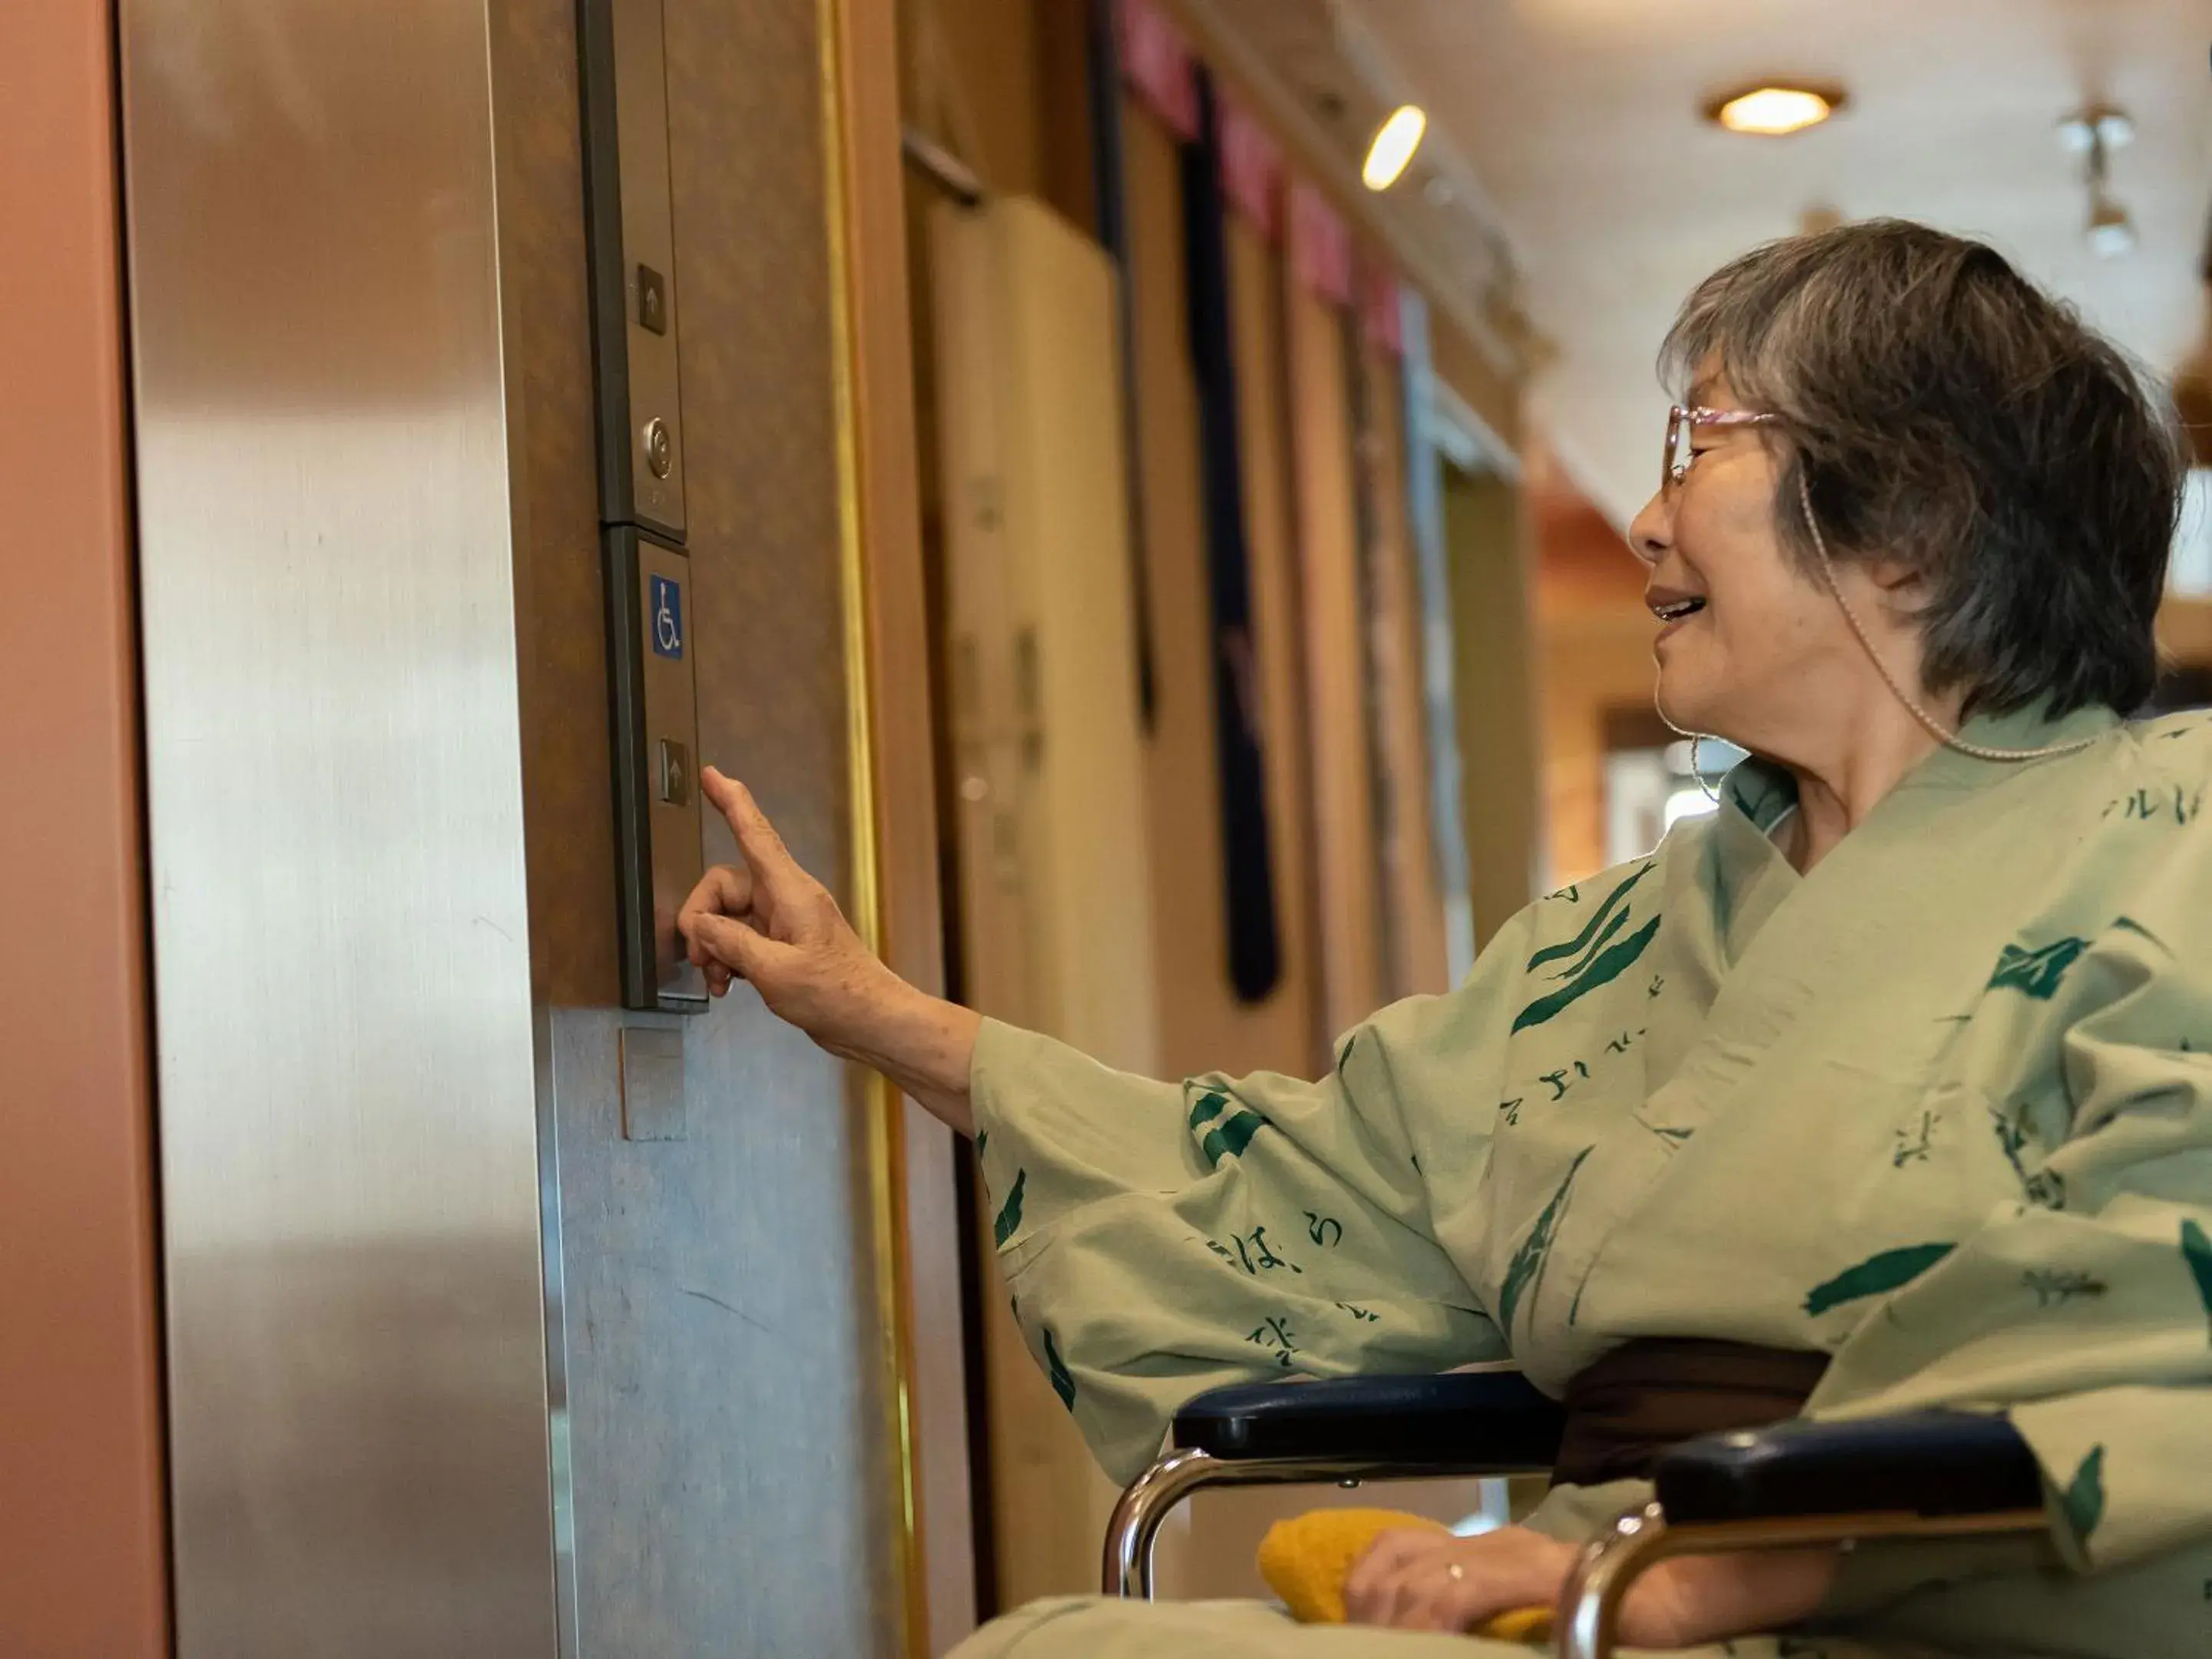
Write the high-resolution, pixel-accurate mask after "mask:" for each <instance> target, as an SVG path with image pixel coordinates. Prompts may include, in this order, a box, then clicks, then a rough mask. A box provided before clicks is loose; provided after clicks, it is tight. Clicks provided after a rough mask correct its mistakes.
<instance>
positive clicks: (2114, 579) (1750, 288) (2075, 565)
mask: <svg viewBox="0 0 2212 1659" xmlns="http://www.w3.org/2000/svg"><path fill="white" fill-rule="evenodd" d="M1660 372H1661V375H1662V379H1664V380H1666V381H1667V382H1668V385H1669V386H1672V387H1673V388H1674V389H1675V391H1676V393H1677V395H1678V396H1679V397H1681V398H1683V400H1684V401H1688V400H1689V397H1688V386H1689V382H1691V381H1692V380H1693V379H1702V378H1705V377H1706V376H1707V375H1709V374H1715V373H1717V374H1719V375H1721V376H1723V377H1724V378H1725V379H1726V380H1727V381H1728V384H1729V391H1730V392H1731V394H1732V395H1733V397H1734V398H1735V402H1736V403H1737V404H1740V405H1741V407H1744V408H1747V409H1756V410H1770V411H1771V412H1772V413H1774V414H1777V415H1779V416H1783V419H1784V425H1783V428H1782V430H1783V431H1784V434H1785V435H1786V436H1785V437H1784V439H1783V443H1784V448H1785V449H1786V451H1787V458H1786V460H1785V463H1784V467H1783V471H1782V474H1781V477H1780V485H1779V489H1778V491H1777V494H1776V499H1775V508H1776V521H1777V525H1778V529H1779V531H1780V533H1781V535H1782V538H1783V540H1784V545H1785V546H1787V547H1789V548H1790V550H1791V551H1792V552H1793V553H1794V554H1795V555H1796V556H1798V557H1799V558H1801V559H1802V560H1803V561H1805V562H1806V564H1807V566H1808V568H1810V567H1811V564H1812V562H1813V561H1814V560H1815V559H1816V558H1817V557H1818V554H1817V552H1816V551H1815V550H1814V546H1813V542H1812V538H1811V537H1810V536H1809V535H1808V532H1807V531H1806V528H1805V526H1804V523H1803V521H1802V517H1801V514H1800V512H1799V507H1798V480H1799V477H1800V475H1801V472H1802V476H1803V478H1804V482H1805V484H1806V486H1807V488H1808V489H1809V491H1810V494H1811V500H1812V505H1813V511H1814V513H1816V514H1817V515H1818V516H1819V519H1820V527H1821V531H1822V533H1823V535H1824V536H1825V537H1826V540H1827V543H1828V546H1829V548H1830V550H1832V553H1833V554H1834V556H1836V557H1837V558H1838V559H1849V558H1851V557H1854V556H1857V557H1869V556H1882V557H1886V558H1899V559H1903V560H1905V561H1907V562H1910V563H1911V564H1912V565H1914V566H1915V567H1916V568H1917V569H1918V570H1919V572H1920V573H1921V575H1922V577H1923V581H1924V583H1925V592H1926V599H1925V601H1924V603H1923V607H1922V611H1921V626H1922V630H1923V678H1924V679H1925V680H1926V682H1927V684H1928V686H1929V690H1934V691H1939V692H1942V691H1949V690H1963V691H1964V692H1965V694H1966V708H1967V710H1968V712H1970V713H1971V712H1976V711H1982V710H1986V711H1988V712H1991V713H1997V714H2002V713H2007V712H2009V711H2010V710H2013V709H2015V708H2022V707H2025V706H2027V705H2028V704H2031V703H2035V702H2045V703H2048V704H2049V706H2050V708H2051V712H2052V713H2053V714H2064V713H2068V712H2070V711H2071V710H2073V709H2075V708H2082V707H2085V706H2087V705H2090V704H2098V703H2101V704H2104V705H2106V706H2108V707H2111V708H2117V709H2119V710H2121V711H2122V712H2126V711H2128V710H2130V709H2132V708H2135V707H2136V706H2137V705H2138V704H2140V703H2141V702H2142V700H2143V699H2144V698H2145V697H2147V696H2148V695H2149V693H2150V690H2151V684H2152V682H2153V680H2154V678H2156V675H2157V650H2156V647H2155V646H2154V643H2153V641H2152V635H2151V625H2152V619H2153V617H2154V614H2155V613H2156V611H2157V609H2158V605H2159V600H2160V596H2161V595H2162V593H2163V592H2164V590H2165V586H2166V558H2167V555H2168V552H2169V550H2170V549H2171V547H2172V540H2173V528H2174V519H2175V514H2176V513H2177V512H2178V510H2179V499H2180V486H2181V478H2182V467H2183V460H2182V449H2181V446H2180V443H2179V432H2178V428H2176V425H2175V423H2174V420H2173V416H2172V412H2171V408H2170V405H2169V404H2167V402H2166V400H2165V399H2164V398H2162V397H2154V396H2153V394H2152V393H2151V392H2149V391H2148V388H2147V387H2146V386H2145V384H2144V381H2143V380H2142V376H2141V375H2139V374H2138V373H2137V372H2136V369H2135V368H2134V367H2133V366H2132V365H2131V364H2130V361H2129V360H2128V359H2127V358H2126V357H2125V356H2123V355H2122V354H2121V353H2120V351H2119V350H2118V349H2117V348H2115V347H2114V346H2113V345H2112V343H2110V342H2108V341H2106V340H2105V339H2104V338H2103V337H2100V335H2098V334H2097V333H2095V332H2094V331H2092V330H2091V329H2090V328H2088V327H2087V325H2085V324H2083V323H2082V321H2081V319H2080V318H2079V317H2078V316H2077V315H2075V313H2074V311H2073V309H2072V308H2071V307H2069V306H2066V305H2063V304H2061V303H2060V302H2058V301H2055V300H2053V299H2051V297H2050V296H2049V295H2045V293H2043V292H2042V291H2041V290H2040V289H2038V288H2036V287H2035V285H2034V284H2033V283H2030V282H2029V281H2027V278H2025V277H2023V276H2021V275H2020V273H2019V272H2018V271H2016V270H2014V269H2013V268H2012V266H2011V265H2010V264H2008V262H2007V261H2006V260H2005V258H2004V257H2003V256H2002V254H2000V253H1998V252H1996V250H1995V249H1994V248H1991V247H1990V246H1987V245H1985V244H1984V243H1981V242H1977V241H1971V240H1966V238H1963V237H1958V236H1949V235H1946V234H1943V233H1942V232H1941V231H1936V230H1930V229H1929V228H1927V227H1926V226H1924V225H1917V224H1911V223H1908V222H1905V221H1903V220H1897V219H1877V220H1870V221H1868V222H1863V223H1859V224H1852V225H1845V226H1843V227H1841V228H1838V229H1834V230H1828V231H1823V232H1821V233H1820V234H1816V235H1810V236H1795V237H1791V238H1789V239H1788V240H1784V241H1778V242H1771V243H1769V244H1767V245H1766V246H1764V247H1760V248H1757V249H1754V250H1753V252H1749V253H1747V254H1745V255H1744V256H1743V257H1742V258H1739V259H1736V260H1735V261H1733V262H1732V263H1730V264H1727V265H1724V266H1723V267H1722V268H1721V269H1720V270H1717V271H1716V272H1714V273H1713V274H1712V275H1711V276H1708V277H1707V278H1706V279H1705V281H1704V282H1703V283H1699V285H1698V288H1697V290H1696V291H1695V292H1694V293H1692V295H1690V297H1689V299H1688V300H1687V301H1685V302H1684V303H1683V306H1682V309H1681V313H1680V315H1679V316H1677V317H1676V318H1675V319H1674V327H1673V328H1672V329H1671V330H1669V331H1668V336H1667V342H1666V344H1665V345H1664V347H1662V349H1661V353H1660Z"/></svg>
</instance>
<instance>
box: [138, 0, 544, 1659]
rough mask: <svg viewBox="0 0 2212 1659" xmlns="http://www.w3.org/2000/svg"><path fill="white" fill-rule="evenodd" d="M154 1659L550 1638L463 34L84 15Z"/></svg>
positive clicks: (509, 618) (353, 3)
mask: <svg viewBox="0 0 2212 1659" xmlns="http://www.w3.org/2000/svg"><path fill="white" fill-rule="evenodd" d="M122 24H123V33H124V46H125V76H124V98H125V118H126V157H127V167H126V176H127V185H128V197H129V206H130V243H131V278H132V281H131V300H132V311H133V318H134V325H135V342H134V349H135V362H134V374H135V378H136V383H137V487H138V520H139V535H140V580H141V587H142V601H143V619H144V621H143V626H144V652H145V684H146V698H147V735H146V742H147V765H148V773H149V803H150V818H151V824H152V829H151V843H152V844H151V854H152V883H153V890H154V901H155V902H154V911H155V918H154V924H155V1001H156V1012H157V1023H158V1078H159V1087H160V1098H161V1151H162V1164H163V1175H164V1209H165V1215H164V1224H165V1233H166V1243H167V1277H168V1305H167V1313H168V1321H169V1347H168V1360H169V1382H170V1416H171V1435H172V1438H171V1449H172V1455H173V1466H172V1480H173V1520H174V1529H175V1538H174V1547H175V1557H176V1601H177V1634H178V1647H179V1652H180V1653H181V1654H183V1655H185V1656H186V1659H196V1656H202V1655H205V1656H221V1659H251V1656H258V1655H264V1654H266V1655H270V1656H278V1655H282V1656H285V1659H295V1656H302V1655H313V1656H353V1655H360V1656H363V1659H368V1656H376V1659H389V1656H394V1655H418V1654H419V1655H423V1656H441V1659H443V1656H450V1655H453V1654H458V1653H467V1654H471V1655H507V1654H513V1655H517V1656H524V1655H528V1656H543V1655H547V1654H550V1652H552V1651H553V1650H554V1646H555V1641H556V1613H555V1593H554V1573H553V1560H554V1540H553V1535H552V1534H553V1528H552V1520H551V1514H550V1498H549V1493H550V1484H551V1479H552V1474H551V1468H550V1454H549V1441H548V1425H547V1414H546V1413H547V1388H548V1383H547V1372H546V1360H547V1356H546V1346H545V1333H544V1308H543V1298H544V1284H543V1281H542V1279H541V1270H540V1259H539V1223H540V1215H539V1205H538V1174H539V1171H538V1137H537V1133H536V1100H535V1095H534V1089H533V1080H534V1067H535V1058H534V1054H533V1040H532V1010H531V998H530V957H529V945H528V931H527V921H526V902H525V891H526V890H525V880H524V864H523V821H522V799H521V783H520V738H521V732H520V716H519V710H518V702H517V690H516V672H517V669H516V641H515V635H514V624H513V615H514V595H513V590H512V576H513V573H512V546H511V542H512V533H511V525H510V521H509V513H508V497H507V430H506V422H505V416H504V410H503V392H502V384H501V337H500V313H499V291H498V270H497V260H496V256H495V234H494V233H495V225H494V208H493V204H494V190H493V155H492V145H491V126H490V98H489V73H488V62H487V49H486V31H487V17H486V14H485V5H484V0H414V3H410V4H409V5H408V6H406V7H405V8H404V15H402V14H398V13H395V11H394V10H393V9H392V7H391V6H390V5H388V4H386V3H382V0H255V3H245V0H125V3H124V5H123V8H122Z"/></svg>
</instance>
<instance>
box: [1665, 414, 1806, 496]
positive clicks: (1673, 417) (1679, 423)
mask: <svg viewBox="0 0 2212 1659" xmlns="http://www.w3.org/2000/svg"><path fill="white" fill-rule="evenodd" d="M1781 419H1782V416H1779V415H1776V414H1772V413H1770V412H1769V411H1767V410H1757V409H1706V408H1705V407H1703V406H1702V405H1692V406H1689V407H1685V406H1684V405H1683V404H1674V407H1672V408H1671V409H1669V410H1668V411H1667V444H1666V447H1665V448H1664V449H1662V451H1661V452H1660V454H1659V488H1660V489H1661V490H1662V491H1665V490H1668V489H1674V488H1675V487H1676V486H1678V485H1680V483H1681V482H1682V480H1683V479H1685V478H1686V477H1689V476H1690V459H1691V458H1692V456H1693V455H1694V453H1695V452H1693V451H1685V452H1684V459H1682V461H1681V462H1680V464H1679V465H1678V464H1677V463H1676V461H1675V459H1674V444H1675V441H1676V440H1677V439H1678V438H1679V437H1680V435H1681V432H1682V428H1684V427H1689V428H1692V429H1694V428H1698V427H1701V426H1771V425H1773V424H1775V423H1776V422H1778V421H1780V420H1781Z"/></svg>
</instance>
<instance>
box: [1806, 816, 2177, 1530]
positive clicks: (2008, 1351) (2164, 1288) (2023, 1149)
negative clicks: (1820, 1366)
mask: <svg viewBox="0 0 2212 1659" xmlns="http://www.w3.org/2000/svg"><path fill="white" fill-rule="evenodd" d="M2190 841H2191V842H2193V843H2194V845H2193V846H2189V847H2186V848H2183V849H2182V850H2181V851H2180V852H2179V854H2177V856H2176V857H2174V858H2173V859H2172V860H2170V861H2169V862H2168V864H2167V865H2166V867H2165V868H2163V869H2162V870H2160V872H2158V874H2157V877H2156V878H2155V879H2154V880H2153V881H2152V882H2150V883H2148V884H2147V886H2146V888H2145V889H2144V890H2142V891H2141V892H2139V893H2138V894H2137V895H2136V896H2133V897H2131V899H2130V905H2129V908H2130V914H2129V915H2120V916H2118V917H2117V918H2115V919H2114V920H2113V921H2112V922H2111V923H2110V925H2109V926H2107V927H2105V928H2104V929H2103V930H2102V931H2101V932H2100V933H2098V934H2097V936H2096V937H2094V938H2093V939H2072V940H2067V941H2062V942H2061V944H2060V945H2057V946H2056V947H2052V951H2046V952H2045V960H2044V967H2043V969H2042V971H2044V972H2045V975H2046V978H2045V981H2044V983H2045V985H2047V986H2049V987H2050V988H2049V989H2047V990H2045V992H2044V994H2046V995H2049V996H2050V997H2051V1001H2052V1004H2053V1015H2054V1018H2063V1019H2064V1020H2065V1021H2066V1025H2065V1031H2064V1036H2063V1038H2062V1040H2061V1042H2060V1045H2059V1052H2060V1055H2061V1060H2062V1066H2063V1084H2064V1096H2065V1100H2064V1106H2065V1109H2066V1119H2065V1121H2064V1122H2063V1127H2061V1128H2060V1129H2059V1130H2058V1131H2057V1133H2054V1134H2053V1136H2052V1137H2051V1144H2050V1145H2049V1146H2047V1147H2040V1146H2037V1145H2036V1144H2035V1142H2034V1139H2033V1138H2032V1137H2030V1136H2028V1135H2027V1134H2026V1133H2024V1132H2021V1133H2016V1135H2015V1143H2014V1151H2015V1161H2016V1163H2017V1164H2018V1166H2019V1168H2020V1170H2021V1176H2022V1178H2023V1185H2024V1188H2025V1190H2024V1193H2023V1196H2022V1197H2021V1200H2020V1201H2018V1202H2017V1203H2011V1204H2008V1205H2006V1206H2003V1207H2002V1208H2001V1209H2000V1210H1999V1211H1998V1212H1996V1214H1994V1215H1993V1216H1992V1217H1991V1218H1990V1219H1989V1220H1988V1222H1987V1223H1986V1224H1985V1225H1984V1226H1982V1227H1981V1228H1980V1229H1979V1230H1978V1231H1975V1232H1973V1233H1972V1234H1970V1235H1969V1236H1968V1237H1965V1238H1964V1239H1962V1240H1960V1241H1958V1242H1957V1243H1955V1244H1953V1245H1949V1246H1938V1245H1934V1244H1931V1245H1929V1246H1927V1247H1923V1248H1924V1250H1925V1252H1926V1253H1927V1254H1928V1255H1930V1256H1931V1257H1933V1258H1934V1260H1933V1265H1931V1266H1929V1267H1926V1268H1925V1270H1924V1271H1923V1272H1921V1273H1919V1274H1918V1276H1917V1277H1915V1278H1913V1279H1911V1282H1910V1283H1909V1284H1907V1285H1905V1287H1904V1288H1903V1289H1902V1290H1900V1291H1898V1292H1897V1293H1896V1294H1895V1295H1894V1296H1893V1297H1892V1299H1891V1300H1890V1302H1889V1304H1888V1305H1887V1307H1886V1308H1885V1309H1883V1310H1881V1312H1880V1313H1879V1314H1877V1315H1875V1316H1873V1317H1870V1318H1869V1319H1868V1320H1867V1321H1866V1322H1864V1323H1863V1325H1862V1326H1861V1327H1860V1328H1859V1330H1858V1331H1857V1333H1856V1334H1854V1335H1853V1336H1852V1337H1851V1338H1850V1340H1849V1341H1847V1342H1846V1343H1845V1344H1844V1347H1843V1348H1842V1349H1841V1350H1840V1351H1839V1352H1838V1355H1837V1357H1836V1360H1835V1363H1834V1364H1833V1366H1832V1369H1831V1374H1830V1376H1829V1377H1828V1379H1827V1380H1826V1382H1825V1383H1823V1386H1822V1388H1821V1389H1820V1393H1819V1394H1817V1395H1815V1396H1814V1401H1813V1406H1814V1412H1815V1414H1819V1415H1833V1416H1856V1415H1863V1414H1869V1413H1875V1412H1882V1411H1893V1410H1902V1409H1909V1408H1911V1407H1917V1406H1927V1405H1957V1406H1965V1407H1979V1408H1984V1409H1991V1410H2002V1411H2003V1412H2005V1413H2007V1414H2008V1415H2009V1417H2010V1418H2011V1419H2012V1421H2013V1422H2014V1424H2015V1425H2016V1426H2017V1427H2018V1429H2019V1430H2020V1431H2021V1435H2022V1436H2023V1437H2025V1438H2026V1439H2027V1442H2028V1443H2029V1444H2030V1445H2031V1446H2032V1447H2033V1449H2034V1452H2035V1455H2036V1457H2037V1459H2038V1461H2039V1463H2040V1464H2041V1466H2042V1470H2043V1474H2044V1476H2045V1486H2046V1489H2047V1492H2048V1507H2049V1509H2050V1510H2051V1539H2052V1541H2053V1542H2054V1543H2055V1544H2056V1545H2057V1548H2058V1551H2059V1553H2060V1554H2061V1555H2062V1556H2063V1557H2064V1558H2065V1559H2067V1561H2068V1562H2069V1564H2070V1565H2072V1566H2073V1567H2075V1569H2076V1570H2077V1571H2091V1572H2093V1571H2101V1570H2106V1569H2110V1568H2113V1567H2118V1566H2122V1565H2127V1564H2130V1563H2134V1562H2137V1561H2141V1560H2143V1559H2146V1558H2148V1557H2151V1556H2154V1555H2158V1554H2160V1553H2164V1552H2166V1551H2168V1550H2171V1549H2173V1548H2176V1547H2180V1546H2182V1545H2185V1544H2189V1543H2192V1542H2201V1541H2204V1540H2207V1539H2212V839H2206V838H2204V837H2202V836H2191V837H2190ZM2054 951H2055V954H2053V952H2054ZM2062 957H2063V958H2064V959H2063V961H2062V960H2061V958H2062ZM2062 975H2063V986H2062V985H2060V984H2058V983H2057V981H2058V980H2059V979H2060V978H2061V976H2062ZM1997 1104H1998V1106H1999V1107H2000V1109H2002V1103H1997Z"/></svg>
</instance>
